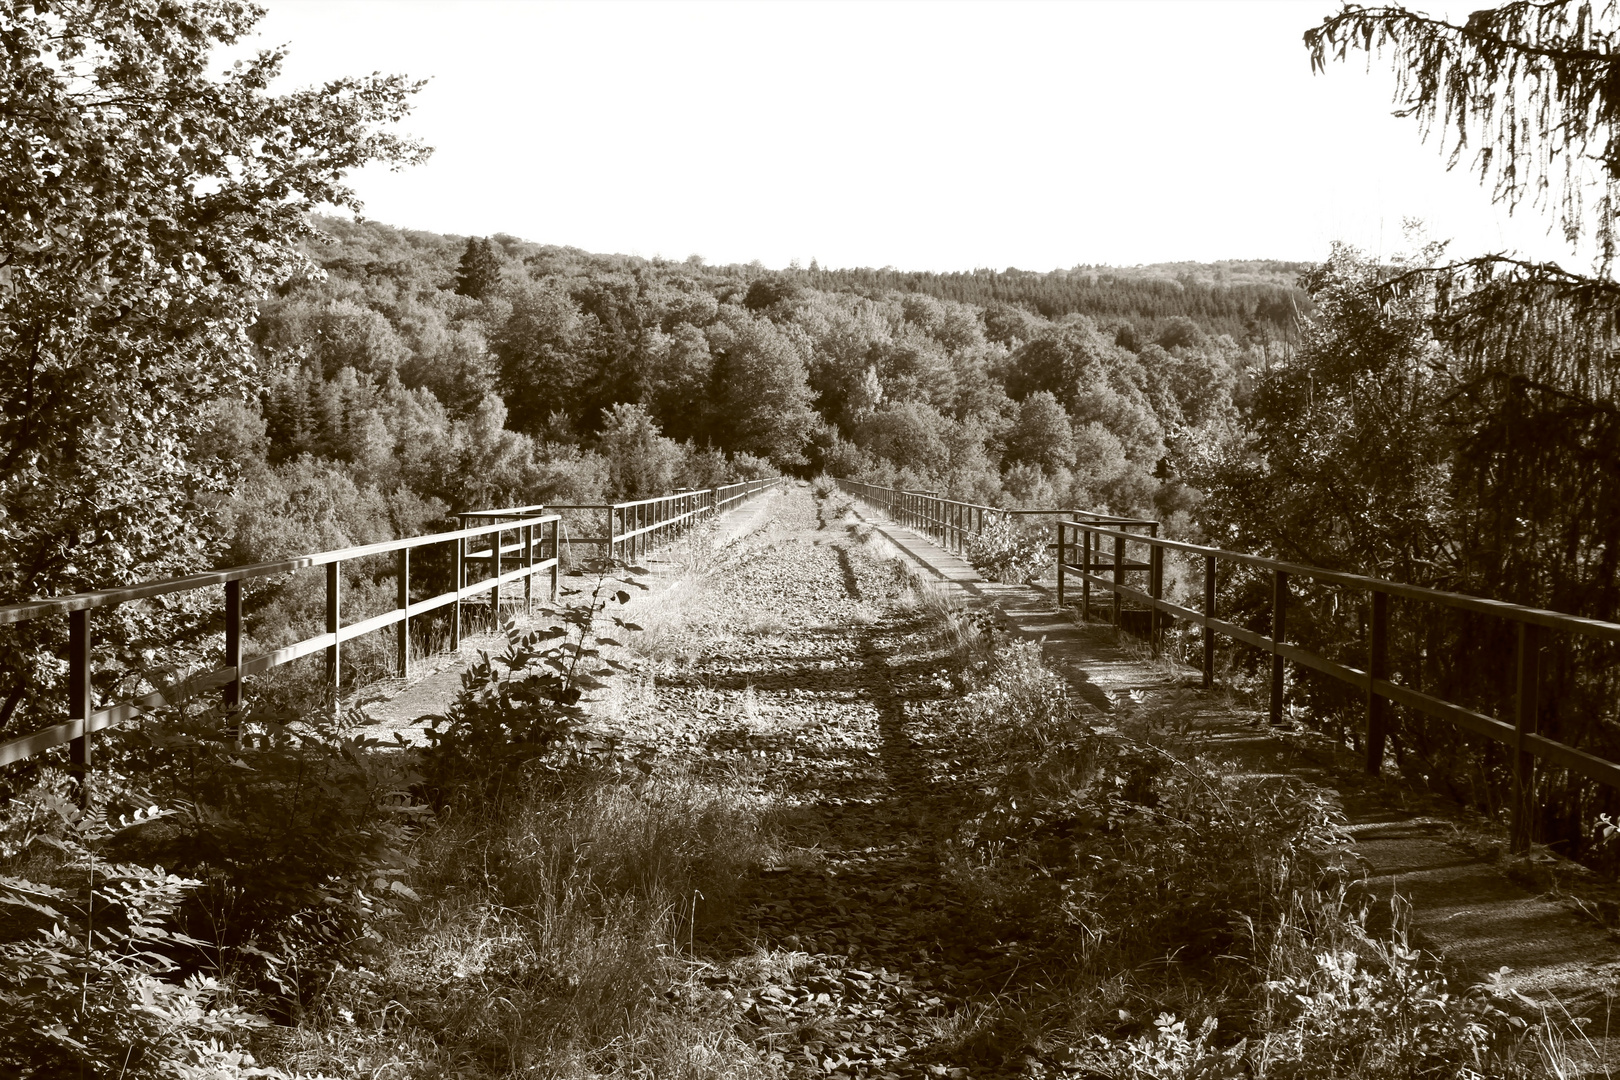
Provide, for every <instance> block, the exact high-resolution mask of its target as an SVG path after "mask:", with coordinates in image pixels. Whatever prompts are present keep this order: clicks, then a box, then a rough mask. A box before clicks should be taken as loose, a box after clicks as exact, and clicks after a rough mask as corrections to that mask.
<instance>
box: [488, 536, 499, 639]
mask: <svg viewBox="0 0 1620 1080" xmlns="http://www.w3.org/2000/svg"><path fill="white" fill-rule="evenodd" d="M496 524H500V523H499V522H496ZM488 535H489V563H490V578H491V580H493V581H494V582H495V587H494V588H492V589H491V590H490V592H489V618H490V621H491V622H493V623H494V624H495V625H494V627H493V629H494V630H495V632H496V633H500V630H501V530H500V529H496V530H495V531H494V532H492V533H489V534H488Z"/></svg>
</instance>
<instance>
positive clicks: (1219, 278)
mask: <svg viewBox="0 0 1620 1080" xmlns="http://www.w3.org/2000/svg"><path fill="white" fill-rule="evenodd" d="M1310 265H1311V264H1310V263H1299V262H1283V261H1280V260H1274V259H1250V260H1227V261H1222V262H1214V263H1194V262H1185V263H1156V264H1152V265H1148V266H1131V267H1114V266H1077V267H1074V268H1073V269H1070V270H1051V271H1047V272H1038V271H1030V270H1019V269H1017V268H1016V267H1009V268H1008V269H1006V270H988V269H984V270H973V271H959V272H954V273H945V274H939V273H933V272H931V271H904V270H894V269H891V268H884V269H882V270H872V269H866V268H861V269H851V270H822V269H819V268H816V269H812V270H806V271H801V273H802V274H803V276H804V278H805V280H806V282H807V283H808V284H810V285H811V286H813V287H815V288H817V289H823V290H826V291H830V292H859V293H865V294H868V295H872V296H881V295H884V294H886V293H890V292H902V293H907V292H911V293H926V294H928V295H930V296H935V297H938V298H940V299H942V300H957V301H960V302H962V303H968V304H977V305H979V306H981V307H989V306H991V305H994V304H998V303H999V304H1011V305H1013V306H1015V307H1021V308H1025V309H1027V310H1029V311H1033V312H1037V313H1039V314H1041V315H1044V316H1045V317H1046V318H1048V319H1061V318H1062V317H1063V316H1065V315H1072V314H1080V315H1088V316H1091V317H1092V318H1094V319H1097V320H1099V321H1102V322H1120V321H1127V322H1130V323H1132V324H1134V325H1135V326H1136V327H1137V328H1138V329H1139V330H1141V331H1143V332H1144V333H1145V334H1146V335H1147V336H1148V337H1152V336H1153V335H1154V334H1156V333H1157V331H1158V329H1159V328H1160V327H1161V326H1162V325H1163V324H1164V323H1165V322H1167V321H1168V320H1170V319H1173V318H1177V317H1182V318H1189V319H1192V320H1193V321H1194V322H1196V323H1198V324H1200V325H1201V326H1203V327H1204V328H1205V329H1206V330H1208V331H1209V332H1211V333H1215V334H1230V335H1231V336H1232V337H1233V338H1234V339H1236V340H1238V341H1240V342H1254V341H1295V340H1297V339H1298V336H1299V326H1300V322H1301V321H1302V320H1303V319H1304V318H1305V317H1306V316H1308V315H1309V314H1310V313H1311V311H1312V310H1313V307H1312V304H1311V300H1310V297H1309V296H1308V295H1307V294H1306V293H1305V291H1304V290H1303V289H1301V288H1299V287H1298V285H1296V284H1295V282H1296V280H1297V278H1298V276H1299V273H1300V271H1302V270H1305V269H1308V268H1309V267H1310Z"/></svg>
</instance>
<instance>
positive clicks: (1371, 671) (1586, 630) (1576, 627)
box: [838, 480, 1620, 850]
mask: <svg viewBox="0 0 1620 1080" xmlns="http://www.w3.org/2000/svg"><path fill="white" fill-rule="evenodd" d="M838 484H839V486H840V488H842V489H843V490H844V491H846V492H848V493H850V494H852V495H855V496H857V497H859V498H861V499H863V500H865V501H867V502H868V503H870V504H871V505H873V506H875V507H879V508H882V509H883V510H884V511H885V512H887V513H888V514H889V516H890V517H891V519H893V520H894V521H896V522H897V523H899V524H902V525H907V526H909V527H912V528H922V529H926V530H928V531H929V532H930V533H931V534H932V535H934V536H936V537H941V538H944V539H945V540H947V541H949V540H951V539H953V538H955V539H956V540H957V542H958V544H959V545H960V542H961V537H963V536H965V535H967V534H969V533H971V532H975V531H982V530H983V522H984V521H985V520H986V515H987V514H1002V513H1009V512H1010V511H1006V510H1000V509H997V508H993V507H979V506H974V505H973V504H967V503H953V502H951V501H950V500H944V499H939V498H937V497H935V496H934V495H932V494H930V493H926V492H905V491H898V490H896V489H893V488H883V487H878V486H876V485H872V484H863V483H860V482H858V481H852V480H840V481H838ZM967 509H971V510H974V511H977V514H975V515H973V516H971V517H968V518H965V519H964V518H963V517H962V516H961V515H962V513H963V511H964V510H967ZM1035 512H1036V513H1041V512H1042V511H1035ZM1081 519H1085V520H1081ZM1127 526H1148V528H1147V531H1146V532H1131V531H1130V530H1129V528H1128V527H1127ZM1055 530H1056V535H1055V543H1054V544H1053V545H1052V548H1053V549H1054V551H1055V553H1056V559H1055V561H1056V564H1057V566H1056V568H1057V603H1058V606H1059V607H1063V606H1066V605H1067V604H1068V603H1069V602H1070V596H1069V580H1068V579H1069V578H1071V577H1078V578H1079V579H1080V583H1081V595H1080V600H1079V604H1078V606H1079V609H1080V610H1079V614H1080V616H1081V618H1082V619H1083V620H1089V619H1090V618H1091V617H1092V610H1091V609H1092V595H1091V590H1092V588H1093V587H1096V588H1099V589H1102V590H1104V591H1105V592H1106V593H1107V595H1108V604H1107V607H1108V613H1109V619H1110V621H1111V622H1112V623H1114V624H1115V625H1116V626H1117V625H1121V624H1122V616H1123V615H1124V613H1125V612H1124V601H1125V600H1127V599H1129V600H1131V601H1134V602H1136V603H1138V604H1140V605H1141V606H1142V609H1144V610H1145V612H1146V615H1147V620H1146V631H1147V636H1148V637H1149V639H1150V640H1151V641H1152V642H1153V645H1154V647H1155V649H1157V648H1158V647H1159V645H1160V642H1161V641H1162V638H1163V634H1164V632H1165V630H1166V629H1167V628H1168V627H1169V626H1171V625H1173V623H1174V621H1175V620H1178V619H1179V620H1183V621H1184V622H1186V623H1187V624H1189V625H1191V626H1194V627H1200V628H1201V629H1202V638H1203V640H1202V646H1203V650H1202V651H1203V657H1202V661H1203V663H1202V669H1203V685H1204V686H1205V687H1206V688H1208V687H1211V686H1213V685H1214V682H1215V638H1216V635H1220V636H1222V637H1224V638H1227V639H1228V640H1230V641H1232V642H1235V643H1237V644H1240V645H1244V646H1247V647H1249V648H1252V649H1255V650H1257V651H1259V652H1261V653H1266V654H1269V655H1270V658H1271V662H1270V671H1269V673H1268V674H1269V686H1268V689H1269V697H1270V700H1269V714H1270V718H1271V721H1272V722H1273V723H1281V722H1282V720H1283V696H1284V688H1285V681H1286V668H1285V665H1286V664H1288V663H1292V664H1295V665H1298V666H1299V667H1303V668H1307V669H1309V670H1311V671H1314V672H1318V673H1320V674H1322V675H1325V676H1327V677H1328V678H1330V679H1333V680H1336V681H1338V682H1340V683H1343V684H1345V685H1348V686H1350V687H1353V688H1354V689H1356V690H1359V691H1361V693H1362V694H1363V696H1364V697H1365V727H1364V729H1363V734H1364V736H1365V738H1364V750H1365V768H1366V771H1367V772H1369V773H1371V774H1374V775H1377V774H1378V773H1379V772H1380V771H1381V770H1382V768H1383V762H1384V753H1385V749H1386V742H1387V740H1388V739H1389V736H1390V732H1391V723H1390V719H1391V716H1390V712H1389V705H1390V703H1394V704H1397V705H1401V706H1403V707H1405V708H1408V709H1411V710H1413V711H1415V712H1418V713H1422V714H1423V715H1425V716H1431V717H1435V718H1437V719H1440V720H1442V721H1444V722H1447V723H1450V724H1452V725H1455V726H1456V727H1457V728H1459V729H1461V730H1463V731H1466V732H1469V733H1472V734H1475V735H1479V736H1483V737H1485V738H1487V739H1490V740H1492V742H1494V743H1497V744H1500V745H1503V746H1505V747H1507V748H1508V749H1509V750H1510V751H1511V752H1512V756H1513V761H1512V766H1513V767H1512V774H1513V794H1512V800H1511V804H1510V815H1511V821H1510V837H1511V844H1512V847H1513V849H1514V850H1523V849H1524V848H1525V847H1526V846H1527V845H1528V843H1529V839H1530V813H1531V805H1530V803H1531V797H1532V790H1533V786H1534V783H1535V770H1536V762H1537V760H1538V759H1541V760H1543V761H1545V762H1547V763H1549V764H1552V765H1556V766H1559V767H1562V768H1565V769H1569V770H1571V771H1573V772H1575V773H1578V774H1580V775H1581V776H1584V777H1587V778H1589V779H1591V780H1596V781H1597V782H1599V783H1601V784H1605V785H1608V786H1609V787H1613V788H1620V763H1616V762H1614V761H1611V760H1609V759H1607V758H1604V757H1600V756H1598V755H1596V754H1592V753H1589V752H1588V751H1585V750H1582V749H1580V748H1579V747H1576V746H1571V745H1570V744H1569V743H1566V742H1560V741H1558V740H1556V739H1552V738H1548V737H1547V736H1545V735H1543V734H1541V733H1540V731H1539V727H1540V723H1539V718H1540V714H1541V701H1542V695H1543V690H1544V687H1543V685H1542V684H1543V682H1544V678H1543V663H1542V652H1543V636H1544V633H1545V632H1547V631H1553V632H1558V633H1564V634H1569V635H1575V636H1578V637H1584V638H1588V639H1594V640H1597V641H1603V642H1609V643H1616V644H1620V623H1611V622H1602V621H1600V620H1596V619H1588V618H1584V617H1582V616H1578V615H1566V614H1564V613H1562V612H1557V611H1548V610H1545V609H1542V608H1532V607H1525V606H1523V605H1519V604H1510V603H1505V602H1503V601H1500V600H1489V599H1485V598H1484V597H1478V596H1468V595H1465V594H1463V593H1453V592H1445V591H1442V590H1439V589H1429V588H1424V587H1422V586H1417V585H1407V584H1403V583H1401V582H1395V581H1388V580H1385V579H1382V578H1374V577H1368V576H1365V575H1361V574H1349V573H1343V572H1340V571H1335V570H1325V569H1322V568H1320V567H1315V566H1306V565H1303V564H1300V563H1291V562H1284V561H1282V560H1279V559H1268V558H1265V557H1263V556H1259V555H1251V554H1247V553H1245V552H1236V551H1225V550H1222V549H1220V548H1211V547H1205V546H1202V545H1199V544H1189V543H1185V542H1182V541H1179V540H1167V539H1163V538H1161V537H1159V536H1158V528H1157V523H1154V522H1149V521H1145V520H1136V519H1123V518H1109V517H1108V516H1107V515H1100V514H1092V513H1074V512H1069V513H1066V514H1065V519H1064V520H1059V521H1058V522H1057V523H1056V526H1055ZM1105 541H1107V544H1106V545H1105V543H1104V542H1105ZM1105 546H1106V550H1105ZM1133 546H1134V547H1136V548H1137V555H1138V557H1137V558H1131V557H1130V555H1131V548H1132V547H1133ZM1143 547H1145V548H1146V549H1147V550H1146V552H1145V557H1142V555H1143V554H1144V553H1142V551H1141V548H1143ZM1166 553H1174V554H1176V555H1178V556H1186V557H1189V559H1190V562H1191V563H1192V565H1193V566H1194V567H1199V568H1201V576H1202V581H1201V582H1200V584H1201V585H1202V592H1203V610H1202V611H1198V610H1195V609H1193V608H1191V607H1188V606H1186V605H1184V604H1178V603H1175V602H1174V601H1172V600H1169V599H1166V597H1165V595H1164V593H1165V580H1166V575H1165V557H1166ZM1222 565H1226V566H1229V567H1244V568H1246V569H1248V570H1250V571H1258V572H1260V573H1263V574H1268V575H1270V579H1271V580H1270V586H1271V588H1270V593H1271V597H1270V608H1271V612H1270V615H1271V632H1270V633H1269V634H1263V633H1258V632H1256V631H1254V630H1250V629H1248V628H1247V627H1243V626H1240V625H1238V624H1237V623H1235V622H1232V621H1230V620H1228V619H1222V618H1219V617H1218V616H1217V614H1216V594H1217V589H1216V580H1217V578H1216V575H1217V573H1218V568H1219V567H1220V566H1222ZM1132 572H1141V573H1145V574H1146V576H1147V580H1146V583H1145V587H1144V588H1137V587H1135V586H1133V585H1131V584H1129V578H1128V577H1127V575H1129V574H1130V573H1132ZM1195 576H1196V575H1195ZM1296 579H1297V580H1305V581H1310V582H1313V583H1318V584H1322V585H1327V586H1333V587H1338V588H1348V589H1350V590H1352V591H1355V592H1358V593H1361V594H1364V595H1365V601H1364V604H1365V609H1364V618H1365V625H1366V628H1367V629H1366V635H1365V637H1366V642H1365V651H1366V667H1365V668H1359V667H1355V666H1353V665H1350V664H1345V663H1341V662H1339V661H1338V660H1334V659H1332V658H1330V657H1328V656H1324V655H1322V654H1321V653H1320V652H1318V651H1315V650H1313V649H1310V648H1306V647H1305V646H1303V645H1301V644H1298V643H1291V642H1289V641H1288V639H1287V638H1288V606H1289V598H1290V581H1291V580H1296ZM1391 598H1398V599H1400V600H1403V601H1411V602H1415V603H1418V604H1423V605H1430V606H1432V607H1439V608H1446V609H1453V610H1457V611H1462V612H1467V613H1469V614H1471V615H1476V616H1486V617H1490V618H1496V619H1502V620H1506V621H1508V622H1509V623H1511V624H1512V625H1513V626H1514V628H1515V635H1514V637H1515V645H1514V666H1513V671H1512V680H1513V687H1514V689H1513V695H1512V701H1513V719H1512V722H1508V721H1506V720H1503V719H1499V718H1497V717H1495V716H1491V715H1488V714H1487V713H1485V712H1482V711H1480V710H1478V709H1473V708H1469V707H1467V706H1465V705H1462V704H1459V703H1457V702H1454V701H1449V700H1446V699H1445V698H1442V697H1439V696H1436V695H1434V694H1428V693H1424V692H1423V691H1421V690H1418V689H1416V688H1415V687H1412V686H1409V685H1404V684H1402V683H1399V682H1395V681H1393V679H1392V678H1391V676H1392V672H1391V670H1390V600H1391ZM1339 644H1344V643H1342V642H1341V643H1339ZM1464 647H1466V646H1464Z"/></svg>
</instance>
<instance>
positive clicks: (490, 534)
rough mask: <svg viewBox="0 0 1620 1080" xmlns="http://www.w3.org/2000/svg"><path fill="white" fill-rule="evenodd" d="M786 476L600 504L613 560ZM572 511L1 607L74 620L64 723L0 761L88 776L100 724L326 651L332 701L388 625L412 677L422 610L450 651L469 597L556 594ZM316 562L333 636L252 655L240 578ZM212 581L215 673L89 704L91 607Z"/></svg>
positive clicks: (233, 695) (501, 513)
mask: <svg viewBox="0 0 1620 1080" xmlns="http://www.w3.org/2000/svg"><path fill="white" fill-rule="evenodd" d="M781 482H782V481H781V478H780V477H773V478H770V479H766V480H750V481H747V482H746V483H741V484H728V485H725V486H723V487H719V488H710V489H704V490H701V491H686V492H680V493H677V494H675V495H666V496H661V497H659V498H655V499H640V500H635V501H631V502H622V503H611V504H602V505H601V507H599V508H600V509H603V510H606V511H607V512H608V516H609V530H608V535H607V536H606V537H602V538H600V540H601V542H603V543H605V544H606V550H607V553H608V554H609V555H610V556H612V557H615V558H635V557H637V556H639V555H641V554H644V553H645V552H647V551H649V550H650V549H651V548H652V547H653V546H654V545H657V544H662V543H665V542H668V541H670V540H673V539H674V538H676V537H678V536H680V535H681V534H682V533H684V532H686V531H687V530H688V529H690V528H691V527H692V525H694V524H696V523H697V522H698V521H701V520H704V519H706V518H709V517H712V516H715V515H717V514H719V513H721V512H723V511H724V510H726V509H730V508H731V507H734V506H737V505H740V504H741V503H742V502H744V501H746V500H748V499H750V498H753V497H754V496H756V495H758V494H759V493H761V492H763V491H768V490H771V489H773V488H775V487H777V486H778V485H779V484H780V483H781ZM569 509H580V508H579V507H564V506H519V507H508V508H505V509H501V510H481V511H473V512H470V513H464V514H459V515H457V517H458V518H459V524H460V526H461V527H460V528H457V529H455V530H453V531H450V532H441V533H434V534H432V535H429V536H417V537H410V538H408V539H403V540H390V541H386V542H384V543H379V544H366V545H363V546H360V547H351V548H344V549H341V550H338V551H325V552H320V553H318V554H313V555H300V556H297V557H295V558H291V559H278V560H275V561H273V562H264V563H255V564H253V565H251V566H238V567H232V568H230V569H225V570H215V571H210V572H207V573H202V574H192V575H190V576H188V577H183V578H175V579H172V580H168V581H152V582H145V583H142V584H139V585H130V586H126V587H123V588H113V589H98V590H95V591H93V592H84V593H75V594H73V595H71V596H62V597H56V598H53V599H49V600H32V601H28V602H25V603H20V604H7V605H0V626H6V625H11V624H16V623H23V622H28V621H31V620H34V619H39V618H44V617H46V616H52V615H63V614H65V615H67V617H68V642H67V664H68V687H67V697H68V702H67V706H68V708H67V720H66V721H65V722H63V723H59V724H54V725H52V726H50V727H47V728H43V729H41V730H38V731H34V732H32V733H30V734H27V735H22V736H19V737H17V738H13V739H9V740H7V741H5V742H0V766H5V765H10V764H13V763H15V762H18V761H22V760H24V759H26V758H29V757H32V756H33V755H35V754H38V753H40V752H41V751H44V750H48V749H50V748H52V747H56V746H61V745H63V744H64V743H65V744H68V746H69V748H70V749H69V755H70V758H69V760H70V765H71V767H72V769H73V770H74V771H75V772H76V773H78V774H79V775H80V777H81V781H82V780H83V779H84V778H85V777H86V774H87V773H88V770H89V768H90V764H91V760H92V745H91V736H92V735H93V734H94V733H95V732H97V731H101V730H103V729H105V728H109V727H112V726H114V725H115V724H119V723H122V722H124V721H127V720H131V719H134V718H135V717H137V716H140V715H142V714H145V713H149V712H152V711H154V710H157V709H161V708H165V707H167V706H172V705H177V704H179V703H181V702H184V701H188V700H190V699H192V698H195V697H197V696H198V695H200V694H203V693H206V692H208V691H211V690H219V691H220V692H221V693H222V695H223V699H224V707H225V710H226V713H227V714H228V715H232V714H235V713H237V712H239V711H240V709H241V707H242V685H243V680H244V679H245V678H247V677H249V676H252V675H259V674H263V673H264V672H267V671H270V670H271V669H273V668H276V667H280V666H281V665H283V664H288V663H291V662H292V661H294V660H298V659H300V658H302V657H305V656H309V655H312V654H314V653H319V652H322V651H324V652H325V653H326V675H325V681H326V684H327V685H328V686H329V687H330V688H331V692H332V697H333V701H334V702H336V701H337V700H338V689H339V685H340V682H341V679H342V673H343V661H342V648H343V643H344V642H346V641H350V640H353V639H354V638H358V637H361V636H362V635H365V634H371V633H376V632H378V631H381V630H385V629H387V628H388V627H396V628H397V631H396V632H397V644H396V664H397V671H398V673H399V674H400V675H401V676H405V675H408V674H409V673H410V665H411V638H410V623H411V620H412V619H413V618H416V617H419V616H422V615H426V614H428V613H429V612H432V611H437V610H439V609H440V608H445V607H449V608H451V617H450V648H451V649H452V650H453V649H456V648H458V647H459V646H460V644H461V638H462V633H463V628H464V627H463V624H464V618H463V611H462V608H463V604H464V603H465V602H466V601H467V600H469V599H472V598H474V597H477V596H480V595H482V594H484V593H488V594H489V595H490V605H491V607H490V610H491V612H493V613H495V614H496V616H497V622H498V621H499V620H498V617H499V613H500V611H501V605H502V602H503V590H510V589H512V588H513V587H515V586H516V585H517V584H518V583H519V582H521V583H522V593H521V596H517V595H515V594H513V593H510V592H508V593H506V596H507V598H508V599H510V600H512V601H513V602H514V603H516V602H519V601H521V603H522V605H523V610H524V612H525V614H527V613H528V612H529V611H530V610H531V608H532V605H533V600H534V580H535V577H536V575H542V574H543V575H545V580H546V583H547V594H548V595H549V596H550V597H551V598H553V599H554V598H555V597H556V595H557V584H558V580H557V578H558V572H559V569H560V562H561V556H562V545H563V543H564V542H565V541H566V538H565V537H564V536H563V534H562V530H561V523H562V515H561V513H560V511H563V510H569ZM593 539H594V538H585V539H584V542H591V541H592V540H593ZM480 541H481V543H479V542H480ZM469 542H471V543H469ZM438 544H445V545H452V550H453V556H454V571H453V572H454V577H453V579H452V580H453V582H454V585H453V587H452V588H451V589H450V590H449V591H448V592H443V593H440V594H439V595H437V596H432V597H426V598H423V599H412V598H411V595H410V589H411V553H412V552H413V551H417V550H419V549H421V548H425V547H429V546H432V545H438ZM387 554H393V555H394V557H395V559H396V578H397V581H398V587H397V590H396V602H395V605H394V607H393V608H392V609H391V610H389V611H386V612H383V613H382V614H379V615H376V616H373V617H371V618H368V619H362V620H360V621H358V622H354V623H350V624H348V625H344V623H343V621H342V597H343V587H342V581H343V578H342V566H343V564H344V563H345V562H349V561H352V560H355V559H365V558H372V557H375V556H378V555H387ZM479 564H483V565H484V567H485V570H486V571H487V573H486V576H484V577H482V578H476V579H474V580H469V578H470V577H471V576H472V574H471V571H472V569H473V568H474V567H475V566H477V565H479ZM317 566H324V567H325V568H326V596H325V602H326V625H325V632H324V633H320V634H316V635H314V636H312V637H308V638H305V639H304V640H302V641H298V642H295V643H294V644H291V645H288V646H286V647H284V648H279V649H274V650H271V651H269V652H266V653H263V654H261V655H259V656H254V657H251V658H248V657H244V656H243V655H242V651H243V617H242V616H243V613H242V582H244V581H250V580H253V579H257V578H266V577H274V576H277V575H281V574H289V573H292V572H294V571H297V570H303V569H308V568H310V567H317ZM214 587H223V597H222V602H223V607H224V623H225V650H224V653H225V655H224V663H223V664H222V665H220V666H219V667H217V668H214V669H213V670H210V671H205V672H198V673H196V674H193V675H191V676H190V677H188V678H185V679H181V680H179V681H177V682H174V683H172V684H170V685H167V686H163V687H161V688H159V689H157V690H155V691H153V692H151V693H148V694H145V695H143V696H140V697H135V698H131V699H129V700H126V701H120V702H116V703H112V704H107V705H103V706H101V707H99V708H98V707H96V706H95V703H94V702H93V700H92V698H93V689H92V674H93V673H92V670H91V645H92V641H93V632H92V631H93V628H92V626H91V613H92V612H93V611H94V610H96V609H98V608H112V607H116V606H117V605H119V604H124V603H129V602H132V601H137V600H146V599H151V598H153V597H158V596H166V595H171V594H175V593H184V592H194V591H196V590H200V589H208V588H214Z"/></svg>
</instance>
